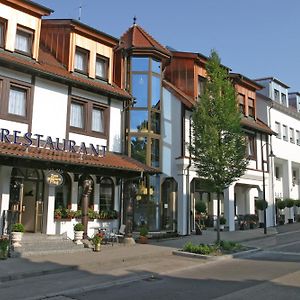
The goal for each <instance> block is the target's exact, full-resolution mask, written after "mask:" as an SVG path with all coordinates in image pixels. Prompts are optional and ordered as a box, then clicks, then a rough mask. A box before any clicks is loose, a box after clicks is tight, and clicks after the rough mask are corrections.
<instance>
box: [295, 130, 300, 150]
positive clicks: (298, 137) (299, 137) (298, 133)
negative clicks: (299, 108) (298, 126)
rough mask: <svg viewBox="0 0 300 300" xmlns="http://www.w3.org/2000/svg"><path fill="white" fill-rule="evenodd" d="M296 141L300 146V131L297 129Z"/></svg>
mask: <svg viewBox="0 0 300 300" xmlns="http://www.w3.org/2000/svg"><path fill="white" fill-rule="evenodd" d="M296 143H297V145H298V146H300V131H299V130H296Z"/></svg>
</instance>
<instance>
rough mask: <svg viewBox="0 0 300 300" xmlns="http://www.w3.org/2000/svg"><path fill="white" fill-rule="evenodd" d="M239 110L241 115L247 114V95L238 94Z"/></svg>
mask: <svg viewBox="0 0 300 300" xmlns="http://www.w3.org/2000/svg"><path fill="white" fill-rule="evenodd" d="M238 102H239V110H240V113H241V114H243V115H244V114H245V95H242V94H238Z"/></svg>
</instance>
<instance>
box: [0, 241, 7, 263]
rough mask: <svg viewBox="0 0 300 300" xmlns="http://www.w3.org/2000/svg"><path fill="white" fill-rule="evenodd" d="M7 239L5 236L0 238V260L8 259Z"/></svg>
mask: <svg viewBox="0 0 300 300" xmlns="http://www.w3.org/2000/svg"><path fill="white" fill-rule="evenodd" d="M8 246H9V238H8V237H7V236H2V237H0V259H7V257H8Z"/></svg>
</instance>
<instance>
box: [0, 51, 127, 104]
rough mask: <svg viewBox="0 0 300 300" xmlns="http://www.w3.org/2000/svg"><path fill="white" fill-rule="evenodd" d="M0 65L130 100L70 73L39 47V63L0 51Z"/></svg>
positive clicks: (118, 90) (111, 87) (118, 91)
mask: <svg viewBox="0 0 300 300" xmlns="http://www.w3.org/2000/svg"><path fill="white" fill-rule="evenodd" d="M0 63H1V64H2V65H3V66H4V65H7V66H8V67H10V68H12V67H14V68H16V69H20V70H22V69H24V68H27V69H30V71H32V72H33V73H37V74H39V75H40V76H43V77H48V78H49V77H51V78H54V79H56V80H57V81H63V82H68V83H72V85H73V86H76V85H77V86H79V87H82V88H84V87H85V88H88V89H89V90H94V91H98V92H102V93H103V94H107V95H110V96H114V97H117V98H122V99H124V98H125V99H131V98H132V97H131V95H130V94H129V93H127V92H126V91H125V90H122V89H121V88H119V87H117V86H115V85H110V84H106V83H102V82H100V81H97V80H94V79H88V78H85V77H83V76H80V75H76V74H75V73H70V72H68V71H67V69H66V68H65V67H64V66H63V65H62V64H61V63H60V62H58V61H57V60H56V59H55V57H54V56H53V55H52V54H51V53H50V52H48V51H47V50H46V49H45V48H43V47H40V51H39V61H35V60H33V59H30V58H27V57H25V56H22V55H19V54H15V53H10V52H8V51H0Z"/></svg>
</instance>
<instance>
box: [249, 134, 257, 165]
mask: <svg viewBox="0 0 300 300" xmlns="http://www.w3.org/2000/svg"><path fill="white" fill-rule="evenodd" d="M247 156H248V157H249V158H251V159H255V158H256V151H255V136H254V135H248V136H247Z"/></svg>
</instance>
